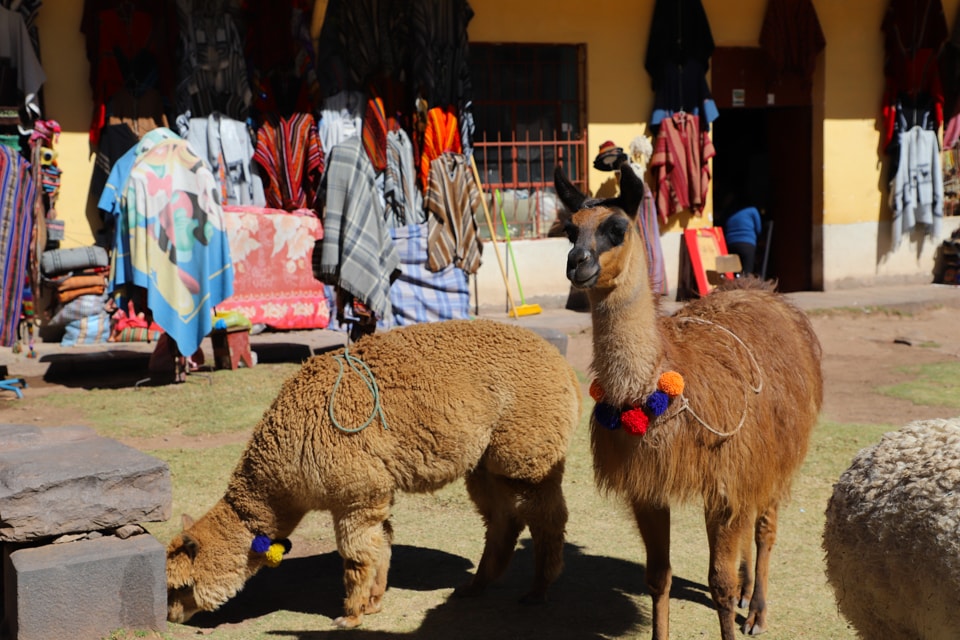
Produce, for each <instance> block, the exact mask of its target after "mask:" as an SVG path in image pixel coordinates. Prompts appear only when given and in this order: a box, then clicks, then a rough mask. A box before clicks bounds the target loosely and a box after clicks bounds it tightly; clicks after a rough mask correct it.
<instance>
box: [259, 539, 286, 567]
mask: <svg viewBox="0 0 960 640" xmlns="http://www.w3.org/2000/svg"><path fill="white" fill-rule="evenodd" d="M284 551H286V549H284V548H283V545H282V544H280V543H278V542H274V543H273V544H272V545H270V548H269V549H267V552H266V553H265V554H263V558H264V560H265V561H266V563H267V566H268V567H276V566H278V565H279V564H280V561H281V560H283V553H284Z"/></svg>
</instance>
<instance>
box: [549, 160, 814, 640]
mask: <svg viewBox="0 0 960 640" xmlns="http://www.w3.org/2000/svg"><path fill="white" fill-rule="evenodd" d="M556 186H557V192H558V194H559V196H560V199H561V200H562V202H563V203H564V204H565V205H566V207H567V208H568V209H569V212H570V213H566V214H564V215H563V216H562V218H563V219H562V220H561V222H562V223H563V226H564V229H565V232H566V234H567V237H568V238H569V239H570V241H571V242H572V243H573V248H572V249H571V250H570V253H569V255H568V258H567V278H568V279H569V280H570V281H571V283H573V285H574V286H576V287H578V288H581V289H585V290H586V291H587V295H588V297H589V300H590V307H591V313H592V320H593V363H592V369H593V374H594V376H595V378H594V382H593V384H592V385H591V395H592V396H594V399H595V400H597V406H596V409H595V411H594V414H593V419H592V420H591V447H592V450H593V461H594V475H595V478H596V481H597V484H598V485H599V486H600V488H601V489H603V490H605V491H608V492H612V493H614V494H616V495H619V496H620V497H622V498H624V499H625V500H626V501H627V503H628V504H629V505H630V507H631V508H632V511H633V514H634V517H635V518H636V522H637V525H638V527H639V529H640V535H641V536H642V538H643V542H644V546H645V548H646V561H647V566H646V583H647V587H648V589H649V590H650V593H651V595H652V597H653V638H654V639H655V640H666V638H667V637H668V630H669V599H670V583H671V581H672V570H671V567H670V506H671V505H672V504H674V503H678V502H685V501H689V500H692V499H695V498H697V497H699V498H700V499H702V501H703V506H704V514H705V518H706V525H707V538H708V540H709V545H710V567H709V573H708V583H709V585H710V593H711V595H712V596H713V601H714V603H715V604H716V607H717V611H718V614H719V617H720V631H721V637H722V638H723V640H732V639H733V638H734V635H735V626H736V607H737V605H738V601H739V605H740V606H741V607H745V606H747V604H748V603H749V610H748V612H747V614H746V618H745V619H744V621H743V625H742V629H743V631H744V633H749V634H751V635H755V634H759V633H762V632H763V631H765V630H766V628H767V577H768V573H769V568H770V552H771V549H772V547H773V544H774V541H775V539H776V534H777V509H778V506H779V504H780V502H781V500H784V499H785V498H786V497H787V496H788V494H789V490H790V484H791V480H792V477H793V475H794V473H795V472H796V470H797V468H798V467H799V466H800V464H801V463H802V461H803V459H804V457H805V456H806V453H807V445H808V440H809V436H810V432H811V431H812V429H813V427H814V424H815V423H816V420H817V416H818V414H819V411H820V405H821V402H822V396H823V381H822V377H821V371H820V344H819V342H818V340H817V338H816V336H815V334H814V332H813V328H812V327H811V326H810V323H809V321H808V320H807V318H806V317H805V316H804V314H803V313H802V312H801V311H799V310H798V309H796V308H794V307H793V306H792V305H790V304H789V303H788V302H787V301H786V300H784V298H783V297H782V296H780V295H778V294H775V293H774V292H773V290H772V289H773V288H772V287H770V286H768V285H766V284H764V283H762V282H761V281H759V280H757V279H754V278H750V279H741V280H737V281H733V282H734V284H732V285H731V286H730V287H729V288H726V289H723V290H719V291H715V292H713V293H711V294H710V295H708V296H705V297H703V298H701V299H698V300H696V301H694V302H691V303H689V304H687V305H685V306H684V307H683V308H682V309H681V310H680V311H678V312H677V313H676V314H674V315H672V316H669V317H666V316H661V315H660V314H659V313H658V305H657V302H656V300H655V299H654V296H653V295H652V293H651V290H650V284H649V280H648V277H647V269H646V257H645V252H644V245H643V241H642V239H641V238H640V235H639V233H638V230H637V221H636V215H637V209H638V206H639V204H640V201H641V198H642V197H643V188H644V185H643V182H642V181H641V179H640V178H639V177H638V176H637V174H636V173H635V172H634V171H633V170H632V169H631V167H630V166H629V165H624V166H623V167H622V168H621V175H620V194H619V195H618V196H617V197H616V198H611V199H606V200H596V199H590V198H588V197H587V196H585V195H584V194H583V193H581V192H580V191H578V190H577V188H576V187H574V186H573V185H572V184H571V183H570V182H569V181H568V180H567V179H566V177H565V176H564V175H563V173H562V171H561V170H559V169H558V170H557V172H556ZM751 534H752V535H753V537H754V539H755V541H756V545H757V558H756V568H755V574H754V572H753V568H752V567H751V566H750V564H751V556H752V546H751V544H750V542H751V540H750V536H751ZM754 575H755V579H754Z"/></svg>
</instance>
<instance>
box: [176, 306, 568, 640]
mask: <svg viewBox="0 0 960 640" xmlns="http://www.w3.org/2000/svg"><path fill="white" fill-rule="evenodd" d="M349 355H350V356H352V357H353V358H356V359H359V361H360V363H358V362H357V361H356V360H352V361H350V360H348V361H346V362H345V361H344V352H343V351H342V350H341V351H340V352H337V353H334V354H330V355H323V356H316V357H313V358H311V359H309V360H307V361H306V362H305V363H304V365H303V367H302V368H301V370H300V371H299V372H298V373H297V374H295V375H294V376H292V377H291V378H290V379H288V380H287V381H286V382H285V383H284V384H283V386H282V388H281V389H280V393H279V394H278V396H277V398H276V399H275V400H274V401H273V404H272V405H271V406H270V408H269V409H267V411H266V412H265V413H264V415H263V417H262V418H261V420H260V423H259V424H258V425H257V427H256V428H255V429H254V432H253V435H252V437H251V439H250V442H249V444H248V445H247V448H246V450H245V451H244V452H243V455H242V457H241V459H240V462H239V463H238V464H237V467H236V468H235V470H234V472H233V476H232V477H231V479H230V483H229V485H228V487H227V491H226V494H225V495H224V496H223V498H221V499H220V501H219V502H217V503H216V504H215V505H214V506H213V507H212V508H211V509H210V511H209V512H207V514H206V515H205V516H203V517H202V518H200V519H199V520H197V521H196V523H193V522H192V521H190V520H186V521H185V530H184V531H183V532H182V533H180V534H178V535H177V536H175V537H174V539H173V540H172V541H171V542H170V544H169V545H168V546H167V591H168V619H169V620H171V621H173V622H184V621H186V620H187V619H188V618H190V616H192V615H193V614H194V613H196V612H197V611H213V610H215V609H217V608H218V607H220V606H221V605H222V604H223V603H225V602H226V601H227V600H229V599H230V598H232V597H233V596H234V595H235V594H236V593H237V592H238V591H239V590H240V589H241V588H243V585H244V584H245V583H246V581H247V580H248V579H249V578H250V577H251V576H252V575H253V574H255V573H256V572H257V571H258V570H259V569H260V568H261V567H263V566H264V565H269V564H270V563H271V562H277V561H279V558H280V557H281V555H282V547H280V546H279V543H276V544H275V545H270V543H271V542H275V541H278V540H280V539H284V538H286V537H287V536H288V535H290V533H291V532H292V531H293V530H294V528H295V527H296V526H297V524H298V523H299V522H300V520H301V518H303V516H304V515H305V514H306V513H307V512H308V511H312V510H324V511H330V512H331V513H332V515H333V524H334V529H335V533H336V539H337V549H338V550H339V552H340V555H341V556H342V557H343V567H344V577H343V579H344V586H345V587H346V594H347V595H346V599H345V601H344V615H343V616H342V617H339V618H337V619H336V620H335V621H334V623H335V624H336V626H338V627H355V626H357V625H359V624H360V623H361V621H362V619H363V616H364V614H371V613H376V612H378V611H379V610H380V607H381V604H382V598H383V596H384V593H385V591H386V589H387V571H388V569H389V566H390V545H391V542H392V539H393V530H392V528H391V526H390V521H389V517H390V507H391V505H392V504H393V499H394V494H395V493H396V492H398V491H404V492H417V493H422V492H429V491H435V490H437V489H439V488H440V487H442V486H444V485H446V484H449V483H450V482H453V481H455V480H457V479H459V478H466V487H467V492H468V493H469V494H470V498H471V499H472V500H473V502H474V504H475V505H476V507H477V510H478V511H479V512H480V515H481V516H482V517H483V521H484V524H485V525H486V544H485V546H484V549H483V556H482V557H481V558H480V564H479V565H478V567H477V570H476V573H475V574H474V577H473V580H472V582H471V583H469V584H467V585H464V586H463V587H461V588H459V589H457V591H456V592H455V593H456V594H457V595H462V596H470V595H478V594H479V593H480V592H482V591H483V590H484V588H485V587H486V586H487V585H488V584H489V583H490V582H491V581H493V580H495V579H496V578H498V577H499V576H500V575H501V574H502V573H503V572H504V570H505V569H506V567H507V564H508V563H509V562H510V559H511V557H512V556H513V552H514V547H515V546H516V543H517V539H518V537H519V536H520V533H521V532H522V531H523V529H524V527H529V528H530V535H531V538H532V539H533V548H534V560H535V562H534V565H535V575H534V580H533V585H532V587H531V589H530V591H529V592H528V593H527V594H526V596H524V601H528V602H536V601H542V600H544V599H545V597H546V591H547V587H548V586H549V585H550V583H552V582H553V581H554V580H556V578H557V577H558V576H559V575H560V570H561V567H562V565H563V544H564V527H565V526H566V522H567V507H566V502H565V501H564V497H563V491H562V487H561V483H562V480H563V469H564V462H565V460H566V454H567V446H568V443H569V441H570V436H571V434H572V432H573V429H574V428H575V427H576V425H577V423H578V422H579V420H580V384H579V382H578V381H577V377H576V374H575V373H574V371H573V369H572V368H571V367H570V365H569V364H568V363H567V361H566V359H565V358H564V357H563V355H562V354H561V353H560V352H559V351H558V350H557V348H556V347H554V346H553V345H551V344H550V343H549V342H547V341H546V340H544V339H543V338H541V337H540V336H538V335H537V334H535V333H533V332H532V331H529V330H527V329H523V328H521V327H517V326H513V325H509V324H504V323H498V322H492V321H489V320H473V321H467V320H450V321H446V322H435V323H429V324H419V325H412V326H409V327H405V328H401V329H393V330H391V331H388V332H386V333H382V334H374V335H371V336H366V337H364V338H362V339H360V340H359V341H358V342H357V343H356V344H354V345H352V346H351V347H350V349H349ZM338 358H339V359H340V361H339V362H338V360H337V359H338ZM351 363H352V364H351ZM361 364H362V365H363V366H361ZM351 366H355V367H356V371H365V370H366V368H369V372H370V373H371V374H372V380H373V381H374V382H375V383H376V389H375V390H374V389H373V388H372V387H370V386H368V383H369V382H370V380H371V377H370V376H367V377H366V379H364V377H362V376H361V375H359V374H358V373H357V372H356V371H352V370H351ZM377 400H378V401H379V406H380V409H381V411H377V410H376V408H377V407H376V404H375V401H377ZM331 402H332V403H333V405H332V406H331ZM370 418H372V421H371V422H370V423H369V424H367V425H366V426H364V424H365V423H366V422H367V421H368V419H370ZM271 554H274V555H273V556H271Z"/></svg>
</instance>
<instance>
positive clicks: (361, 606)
mask: <svg viewBox="0 0 960 640" xmlns="http://www.w3.org/2000/svg"><path fill="white" fill-rule="evenodd" d="M389 515H390V499H389V497H388V498H386V499H384V500H382V501H378V502H376V503H374V504H372V505H365V506H357V507H352V508H350V509H348V510H346V511H336V512H334V514H333V526H334V530H335V532H336V536H337V549H338V551H339V552H340V556H341V557H342V558H343V585H344V587H345V590H346V593H347V597H346V598H345V599H344V602H343V612H344V615H342V616H341V617H339V618H337V619H336V620H334V621H333V623H334V624H335V625H336V626H338V627H341V628H345V629H348V628H350V627H356V626H358V625H359V624H360V622H361V621H362V620H363V614H364V613H366V611H367V607H368V606H369V605H370V602H371V599H372V598H373V597H374V594H375V589H376V584H377V582H378V580H383V583H384V589H386V572H387V567H384V566H381V563H382V562H384V560H385V554H388V553H389V551H388V549H389V546H390V535H391V533H392V532H390V533H388V531H387V529H386V528H385V527H384V522H386V520H387V517H388V516H389ZM386 560H387V561H389V556H387V558H386ZM381 573H382V575H380V574H381ZM380 595H381V596H382V593H381V594H380Z"/></svg>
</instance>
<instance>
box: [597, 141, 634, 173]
mask: <svg viewBox="0 0 960 640" xmlns="http://www.w3.org/2000/svg"><path fill="white" fill-rule="evenodd" d="M626 159H627V154H625V153H624V152H623V149H622V148H621V147H618V146H617V145H615V144H614V143H613V141H612V140H607V141H606V142H604V143H603V144H601V145H600V153H598V154H597V157H596V158H594V159H593V167H594V168H595V169H598V170H600V171H615V170H616V168H617V167H618V166H620V164H621V163H622V162H624V161H625V160H626Z"/></svg>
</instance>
